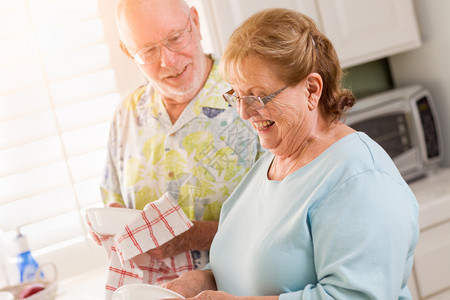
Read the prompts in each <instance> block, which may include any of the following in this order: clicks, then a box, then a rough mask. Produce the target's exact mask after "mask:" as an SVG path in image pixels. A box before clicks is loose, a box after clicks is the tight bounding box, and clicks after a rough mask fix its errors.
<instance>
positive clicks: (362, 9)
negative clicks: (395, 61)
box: [203, 0, 421, 67]
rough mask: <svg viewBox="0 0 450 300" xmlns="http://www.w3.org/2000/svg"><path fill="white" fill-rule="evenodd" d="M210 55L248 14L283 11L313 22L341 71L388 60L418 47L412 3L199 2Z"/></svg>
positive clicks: (389, 0)
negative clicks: (203, 9) (210, 41)
mask: <svg viewBox="0 0 450 300" xmlns="http://www.w3.org/2000/svg"><path fill="white" fill-rule="evenodd" d="M203 5H204V7H206V10H207V11H209V12H210V14H209V16H208V17H207V18H208V21H207V22H208V23H209V24H208V25H209V26H210V28H213V30H211V35H212V38H213V39H214V41H213V44H214V45H215V52H216V53H217V54H218V55H220V54H222V51H223V49H224V47H225V45H226V43H227V40H228V38H229V36H230V35H231V33H232V32H233V30H234V29H235V28H236V27H238V26H239V25H240V24H241V23H242V22H243V21H244V20H245V19H246V18H248V17H249V16H250V15H252V14H253V13H255V12H257V11H259V10H261V9H264V8H270V7H285V8H290V9H294V10H297V11H300V12H302V13H304V14H306V15H308V16H310V17H311V18H313V19H314V20H315V21H316V23H317V25H318V27H319V29H320V30H321V31H322V32H324V33H325V34H326V35H327V36H328V37H329V38H330V39H331V41H332V42H333V44H334V46H335V47H336V51H337V53H338V56H339V58H340V61H341V65H342V67H350V66H354V65H357V64H361V63H364V62H368V61H372V60H376V59H379V58H382V57H387V56H390V55H393V54H397V53H400V52H402V51H406V50H410V49H414V48H416V47H418V46H420V44H421V41H420V34H419V30H418V26H417V22H416V17H415V12H414V6H413V2H412V0H395V1H392V0H339V1H336V0H245V1H240V0H220V1H216V0H210V1H208V0H204V1H203Z"/></svg>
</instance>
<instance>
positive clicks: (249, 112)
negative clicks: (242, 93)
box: [238, 100, 258, 120]
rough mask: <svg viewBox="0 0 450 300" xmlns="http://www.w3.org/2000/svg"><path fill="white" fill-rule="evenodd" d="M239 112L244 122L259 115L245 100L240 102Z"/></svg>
mask: <svg viewBox="0 0 450 300" xmlns="http://www.w3.org/2000/svg"><path fill="white" fill-rule="evenodd" d="M238 112H239V115H240V116H241V118H242V119H244V120H248V119H250V118H251V117H252V116H254V115H255V114H257V113H258V111H257V110H256V109H255V108H254V107H252V106H251V105H248V104H247V103H246V102H245V101H244V100H241V101H239V104H238Z"/></svg>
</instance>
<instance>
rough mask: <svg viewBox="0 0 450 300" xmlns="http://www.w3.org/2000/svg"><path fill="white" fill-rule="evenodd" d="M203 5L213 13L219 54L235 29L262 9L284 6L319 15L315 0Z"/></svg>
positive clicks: (217, 0)
mask: <svg viewBox="0 0 450 300" xmlns="http://www.w3.org/2000/svg"><path fill="white" fill-rule="evenodd" d="M203 5H204V6H206V7H207V8H206V10H207V11H210V12H211V14H212V15H211V18H209V22H208V23H209V25H210V26H213V27H214V28H215V31H214V32H215V36H212V38H213V39H214V41H213V43H214V45H215V49H214V50H215V53H216V54H217V55H221V54H222V52H223V50H224V49H225V47H226V44H227V41H228V38H229V37H230V35H231V34H232V33H233V31H234V30H235V29H236V28H237V27H238V26H239V25H240V24H241V23H242V22H243V21H244V20H245V19H247V18H248V17H250V16H251V15H253V14H254V13H256V12H257V11H260V10H262V9H265V8H274V7H283V8H289V9H293V10H296V11H300V12H302V13H304V14H305V15H308V16H310V17H311V18H313V19H314V20H317V16H318V14H317V10H316V3H315V0H245V1H242V0H210V1H206V0H205V1H204V2H203ZM318 25H319V24H318ZM213 35H214V34H213Z"/></svg>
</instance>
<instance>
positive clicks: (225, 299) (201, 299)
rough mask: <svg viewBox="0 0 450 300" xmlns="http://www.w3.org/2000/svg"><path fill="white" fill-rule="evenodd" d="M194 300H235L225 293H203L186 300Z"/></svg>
mask: <svg viewBox="0 0 450 300" xmlns="http://www.w3.org/2000/svg"><path fill="white" fill-rule="evenodd" d="M188 299H193V300H232V299H235V297H234V296H233V295H230V294H227V293H225V292H221V291H203V292H201V293H200V294H198V295H197V296H195V297H193V298H186V300H188Z"/></svg>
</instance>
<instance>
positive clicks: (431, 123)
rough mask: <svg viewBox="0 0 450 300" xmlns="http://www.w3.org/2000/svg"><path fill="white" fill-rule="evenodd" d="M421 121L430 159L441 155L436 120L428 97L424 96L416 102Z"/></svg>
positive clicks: (427, 154)
mask: <svg viewBox="0 0 450 300" xmlns="http://www.w3.org/2000/svg"><path fill="white" fill-rule="evenodd" d="M416 106H417V111H418V112H419V116H420V121H421V122H422V128H423V136H424V137H425V146H426V150H427V153H426V156H427V158H428V159H432V158H434V157H438V156H439V154H440V153H439V140H438V133H437V129H436V120H435V119H434V116H433V112H432V110H431V107H430V103H429V102H428V98H427V97H422V98H420V99H419V100H417V102H416Z"/></svg>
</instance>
